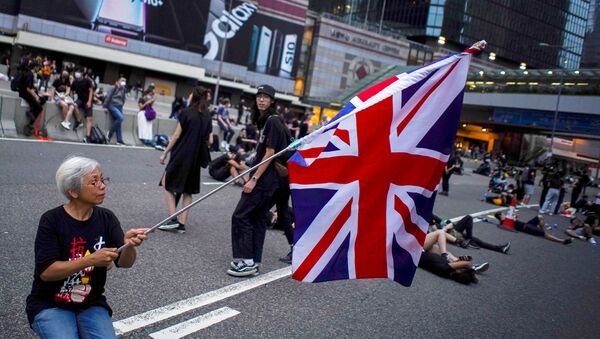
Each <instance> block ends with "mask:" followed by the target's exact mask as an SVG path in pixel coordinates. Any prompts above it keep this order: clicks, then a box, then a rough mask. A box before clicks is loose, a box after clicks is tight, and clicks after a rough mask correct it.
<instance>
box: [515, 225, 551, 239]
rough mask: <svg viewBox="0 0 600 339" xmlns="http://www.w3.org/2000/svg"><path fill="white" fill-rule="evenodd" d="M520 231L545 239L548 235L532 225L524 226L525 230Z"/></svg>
mask: <svg viewBox="0 0 600 339" xmlns="http://www.w3.org/2000/svg"><path fill="white" fill-rule="evenodd" d="M519 231H521V232H523V233H527V234H531V235H537V236H538V237H543V236H544V234H545V233H546V232H544V230H542V229H541V228H539V227H538V226H535V225H532V224H525V225H523V228H522V229H521V230H519Z"/></svg>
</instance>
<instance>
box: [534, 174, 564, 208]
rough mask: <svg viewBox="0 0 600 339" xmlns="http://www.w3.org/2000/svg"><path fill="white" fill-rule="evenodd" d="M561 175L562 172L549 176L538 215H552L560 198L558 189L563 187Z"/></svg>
mask: <svg viewBox="0 0 600 339" xmlns="http://www.w3.org/2000/svg"><path fill="white" fill-rule="evenodd" d="M563 174H564V173H563V172H562V171H555V172H553V173H552V174H551V176H550V181H549V183H548V193H547V194H546V200H545V201H544V205H542V207H541V208H540V213H542V214H544V213H548V214H550V215H552V213H554V210H555V207H556V206H557V203H558V199H559V196H560V189H561V188H562V187H563V185H564V182H563V180H562V177H563ZM563 196H564V195H563Z"/></svg>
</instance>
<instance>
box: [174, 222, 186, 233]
mask: <svg viewBox="0 0 600 339" xmlns="http://www.w3.org/2000/svg"><path fill="white" fill-rule="evenodd" d="M174 231H177V233H180V234H183V233H185V225H184V224H182V223H179V226H177V228H176V229H174Z"/></svg>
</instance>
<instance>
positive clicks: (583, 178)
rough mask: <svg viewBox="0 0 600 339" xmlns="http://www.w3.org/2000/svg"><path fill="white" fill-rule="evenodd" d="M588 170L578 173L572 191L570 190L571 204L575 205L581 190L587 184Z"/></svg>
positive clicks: (588, 181)
mask: <svg viewBox="0 0 600 339" xmlns="http://www.w3.org/2000/svg"><path fill="white" fill-rule="evenodd" d="M589 174H590V170H586V171H584V172H583V173H580V175H579V177H578V178H577V180H576V181H575V184H574V185H573V192H571V206H573V205H575V203H576V202H577V199H578V198H579V195H580V194H581V192H582V191H583V189H584V188H585V187H586V186H587V185H589V183H590V175H589Z"/></svg>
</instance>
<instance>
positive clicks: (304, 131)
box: [298, 114, 311, 139]
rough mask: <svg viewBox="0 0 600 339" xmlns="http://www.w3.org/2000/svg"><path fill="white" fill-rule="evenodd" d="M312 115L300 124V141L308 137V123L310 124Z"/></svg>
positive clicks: (305, 117) (307, 116)
mask: <svg viewBox="0 0 600 339" xmlns="http://www.w3.org/2000/svg"><path fill="white" fill-rule="evenodd" d="M310 117H311V116H310V115H308V114H307V115H305V116H304V117H303V118H302V122H300V126H299V127H298V139H300V138H303V137H305V136H307V135H308V123H309V122H310Z"/></svg>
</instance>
